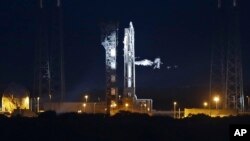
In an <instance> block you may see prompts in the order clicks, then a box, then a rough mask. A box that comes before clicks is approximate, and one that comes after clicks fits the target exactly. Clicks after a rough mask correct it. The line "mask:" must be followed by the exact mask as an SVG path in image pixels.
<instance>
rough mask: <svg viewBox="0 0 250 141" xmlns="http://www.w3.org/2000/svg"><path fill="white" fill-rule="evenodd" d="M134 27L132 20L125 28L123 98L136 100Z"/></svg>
mask: <svg viewBox="0 0 250 141" xmlns="http://www.w3.org/2000/svg"><path fill="white" fill-rule="evenodd" d="M134 34H135V33H134V27H133V24H132V22H130V24H129V28H125V30H124V41H123V43H124V92H123V98H127V99H128V100H132V101H135V100H136V99H137V98H136V95H135V48H134V42H135V39H134Z"/></svg>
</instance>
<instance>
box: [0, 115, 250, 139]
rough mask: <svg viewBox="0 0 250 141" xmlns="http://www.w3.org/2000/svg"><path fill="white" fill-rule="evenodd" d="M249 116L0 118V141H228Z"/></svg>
mask: <svg viewBox="0 0 250 141" xmlns="http://www.w3.org/2000/svg"><path fill="white" fill-rule="evenodd" d="M249 123H250V116H238V117H226V118H210V117H207V116H205V115H197V116H192V117H190V118H185V119H179V120H178V119H176V120H174V119H172V118H170V117H160V116H158V117H157V116H153V117H150V116H147V115H143V114H131V113H127V112H122V113H119V114H117V115H115V116H113V117H107V116H106V115H103V114H95V115H87V114H77V113H67V114H61V115H56V113H55V112H52V111H50V112H45V113H42V114H40V115H39V116H38V117H37V118H27V117H20V116H15V117H12V118H7V117H5V116H3V115H0V127H1V128H0V130H1V131H0V137H1V138H0V140H1V141H4V140H8V141H9V140H21V141H23V140H25V141H27V140H33V141H36V140H42V141H47V140H48V141H49V140H54V141H78V140H79V141H149V140H152V141H217V140H218V141H228V140H229V125H230V124H249Z"/></svg>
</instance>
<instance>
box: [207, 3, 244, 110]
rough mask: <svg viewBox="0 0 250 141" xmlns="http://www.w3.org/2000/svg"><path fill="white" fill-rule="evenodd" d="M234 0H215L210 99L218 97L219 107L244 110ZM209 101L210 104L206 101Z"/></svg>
mask: <svg viewBox="0 0 250 141" xmlns="http://www.w3.org/2000/svg"><path fill="white" fill-rule="evenodd" d="M238 8H239V5H238V1H237V0H231V1H221V0H218V5H217V17H216V27H217V28H216V32H215V36H214V37H215V40H214V44H213V49H212V55H211V74H210V99H211V96H212V95H220V96H221V97H222V99H221V100H222V103H223V108H225V109H234V110H237V111H239V112H242V111H244V94H243V76H242V61H241V46H240V29H239V18H238V15H239V9H238ZM210 105H211V104H210Z"/></svg>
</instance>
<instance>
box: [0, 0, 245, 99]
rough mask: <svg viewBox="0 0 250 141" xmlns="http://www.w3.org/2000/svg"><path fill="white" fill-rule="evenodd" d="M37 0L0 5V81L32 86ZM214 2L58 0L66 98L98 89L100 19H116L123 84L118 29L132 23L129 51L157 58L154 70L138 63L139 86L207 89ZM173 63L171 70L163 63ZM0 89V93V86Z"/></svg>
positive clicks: (102, 75)
mask: <svg viewBox="0 0 250 141" xmlns="http://www.w3.org/2000/svg"><path fill="white" fill-rule="evenodd" d="M240 2H241V5H240V6H241V7H240V12H241V14H240V23H241V24H240V28H241V40H242V42H241V43H242V50H243V72H244V74H243V75H244V83H245V84H246V85H249V83H250V75H249V74H248V72H249V71H250V67H249V66H250V63H249V61H248V60H249V56H248V53H249V51H250V48H249V46H250V40H249V37H250V26H249V25H250V17H249V13H250V8H249V6H250V3H249V0H240ZM38 7H39V5H38V0H1V2H0V20H1V22H0V53H1V54H0V72H1V73H0V85H1V88H5V87H6V86H7V85H8V84H10V83H11V82H15V83H18V84H21V85H24V86H25V87H27V88H29V89H32V84H33V74H34V73H33V69H34V66H33V65H34V48H35V40H36V39H37V37H36V35H37V33H36V32H37V30H36V29H37V26H38V25H37V24H36V18H37V15H38V14H37V11H36V9H37V8H38ZM215 9H216V0H214V1H212V0H126V1H119V0H87V1H86V0H63V16H64V19H63V24H64V46H65V71H66V89H67V93H68V95H77V94H79V93H82V92H88V91H90V92H91V91H93V90H96V89H97V90H102V89H104V88H105V50H104V48H103V47H102V46H101V45H100V26H99V25H100V23H101V22H102V21H104V20H113V21H119V23H120V28H119V46H118V55H119V57H118V78H119V85H120V86H122V83H123V58H122V57H123V55H122V54H123V44H122V41H123V34H124V28H125V27H128V26H129V22H130V21H132V22H133V24H134V28H135V54H136V56H137V57H140V59H154V58H155V57H160V58H161V59H162V62H163V63H164V64H163V65H162V67H161V69H160V70H156V69H155V70H154V69H153V68H150V67H141V66H138V67H137V69H136V85H137V86H138V87H139V88H154V89H158V88H159V89H161V88H169V87H186V86H207V87H208V81H209V66H210V50H211V44H212V43H211V41H212V31H213V29H214V25H213V22H214V21H213V20H214V17H215ZM168 65H170V66H173V65H178V68H177V69H170V70H168V69H167V68H166V67H167V66H168ZM1 91H2V90H1Z"/></svg>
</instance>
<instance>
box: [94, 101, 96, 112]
mask: <svg viewBox="0 0 250 141" xmlns="http://www.w3.org/2000/svg"><path fill="white" fill-rule="evenodd" d="M95 105H96V102H95V103H94V114H95Z"/></svg>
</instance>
